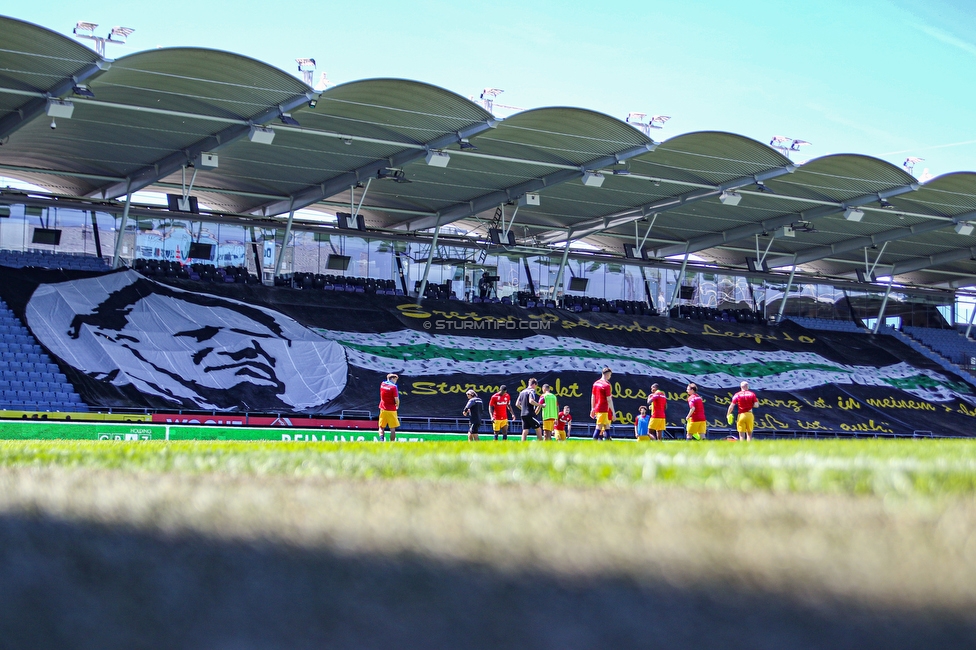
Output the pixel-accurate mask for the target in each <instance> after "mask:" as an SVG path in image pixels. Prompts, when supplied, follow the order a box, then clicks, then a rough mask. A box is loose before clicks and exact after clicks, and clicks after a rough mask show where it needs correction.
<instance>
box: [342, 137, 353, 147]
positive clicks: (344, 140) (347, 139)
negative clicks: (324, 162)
mask: <svg viewBox="0 0 976 650" xmlns="http://www.w3.org/2000/svg"><path fill="white" fill-rule="evenodd" d="M342 144H344V145H346V146H347V147H348V146H350V145H351V144H352V138H348V137H347V138H343V139H342Z"/></svg>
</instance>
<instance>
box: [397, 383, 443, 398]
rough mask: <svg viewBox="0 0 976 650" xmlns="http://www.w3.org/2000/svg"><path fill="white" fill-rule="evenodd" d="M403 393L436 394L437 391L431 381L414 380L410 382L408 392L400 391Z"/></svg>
mask: <svg viewBox="0 0 976 650" xmlns="http://www.w3.org/2000/svg"><path fill="white" fill-rule="evenodd" d="M402 392H404V393H405V394H408V395H409V394H413V395H436V394H437V391H436V390H435V389H434V382H432V381H415V382H412V383H411V384H410V393H407V392H406V391H402Z"/></svg>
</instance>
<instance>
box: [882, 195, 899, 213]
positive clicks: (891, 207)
mask: <svg viewBox="0 0 976 650" xmlns="http://www.w3.org/2000/svg"><path fill="white" fill-rule="evenodd" d="M878 203H879V204H880V205H881V207H882V208H884V209H885V210H894V209H895V206H894V205H892V204H891V203H889V202H888V199H886V198H884V197H883V196H879V197H878Z"/></svg>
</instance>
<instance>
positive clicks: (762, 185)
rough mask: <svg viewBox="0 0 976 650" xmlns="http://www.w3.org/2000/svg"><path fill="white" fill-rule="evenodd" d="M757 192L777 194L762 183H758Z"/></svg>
mask: <svg viewBox="0 0 976 650" xmlns="http://www.w3.org/2000/svg"><path fill="white" fill-rule="evenodd" d="M756 190H757V191H759V192H767V193H769V194H775V193H776V192H774V191H772V190H771V189H769V188H768V187H766V184H765V183H763V182H762V181H756Z"/></svg>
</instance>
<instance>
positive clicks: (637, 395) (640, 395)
mask: <svg viewBox="0 0 976 650" xmlns="http://www.w3.org/2000/svg"><path fill="white" fill-rule="evenodd" d="M611 396H612V397H613V398H614V399H640V400H646V399H647V393H645V392H644V391H643V389H640V388H638V389H637V390H636V391H635V390H634V389H632V388H624V387H623V386H621V385H620V382H619V381H618V382H614V384H613V392H612V393H611Z"/></svg>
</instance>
